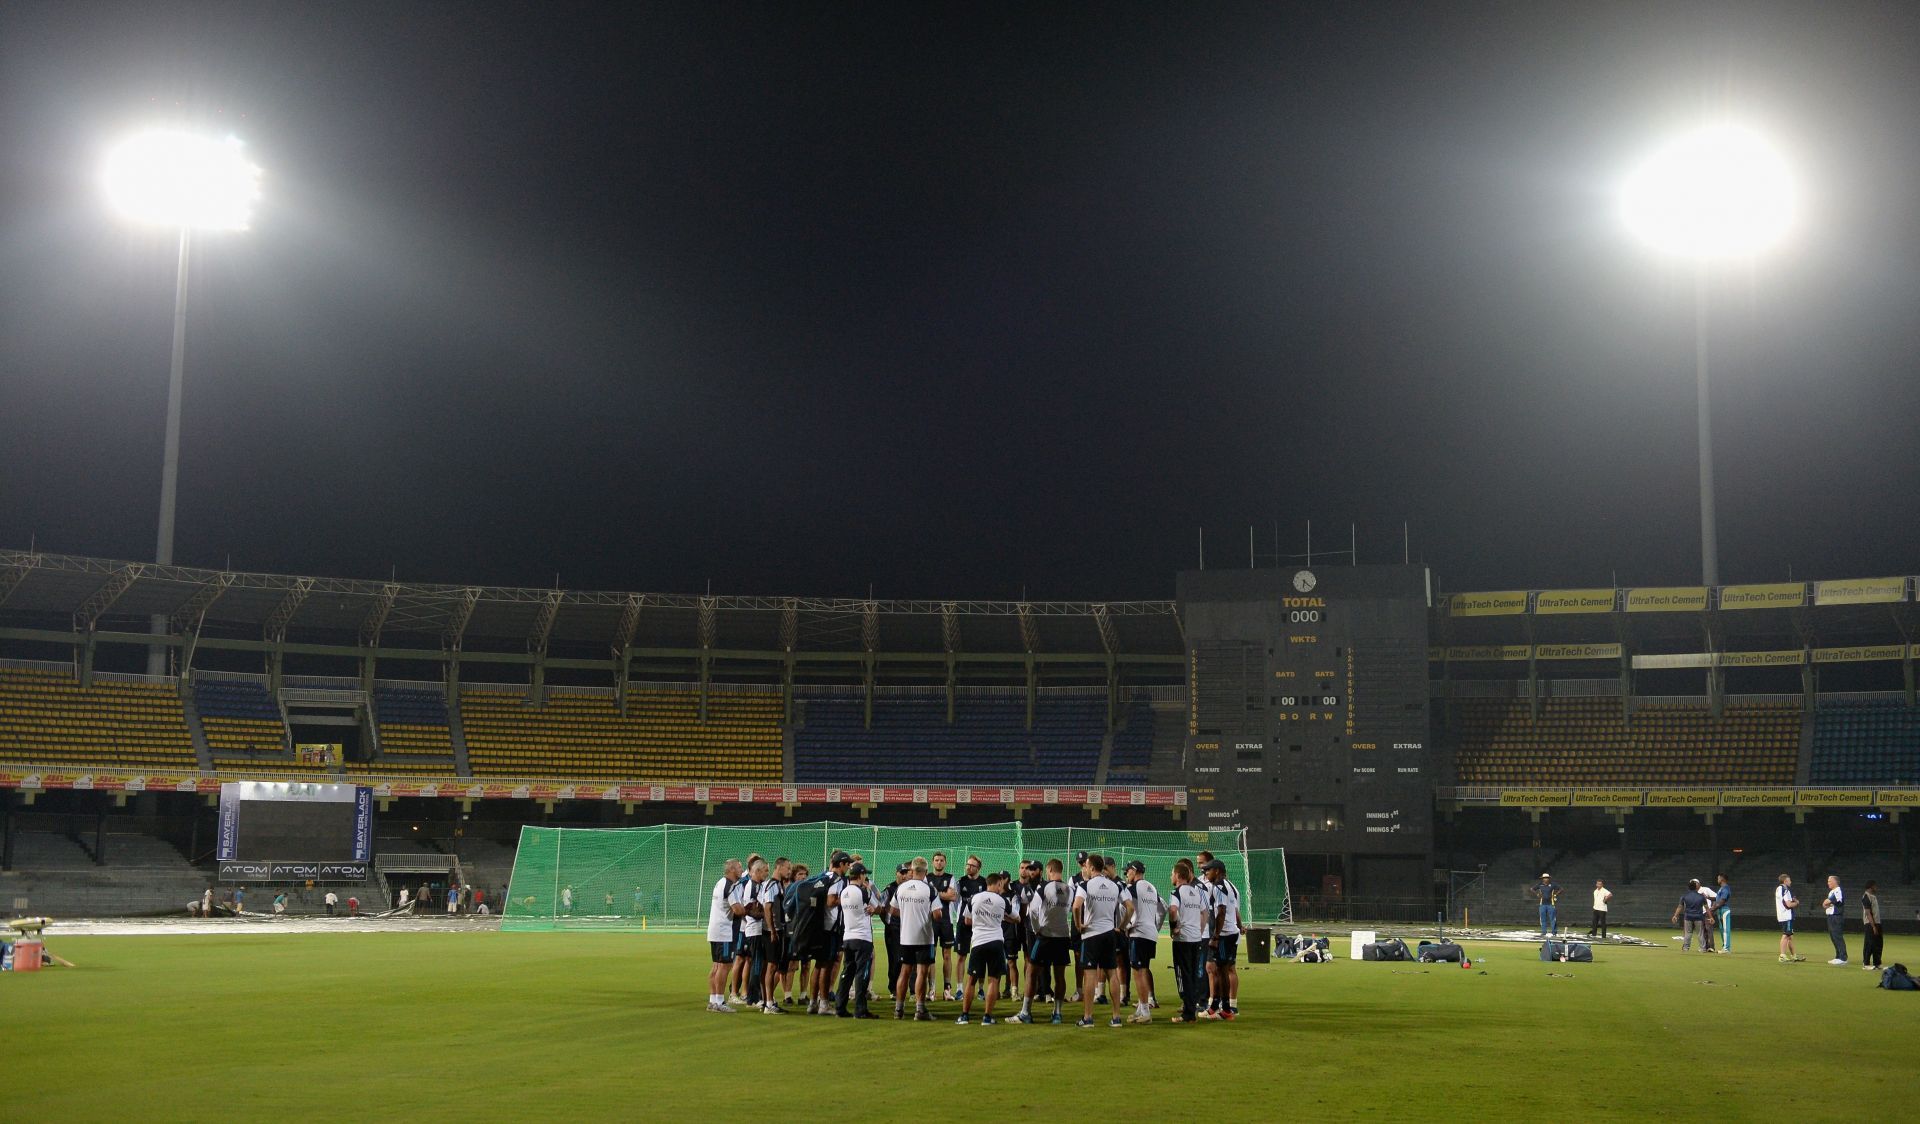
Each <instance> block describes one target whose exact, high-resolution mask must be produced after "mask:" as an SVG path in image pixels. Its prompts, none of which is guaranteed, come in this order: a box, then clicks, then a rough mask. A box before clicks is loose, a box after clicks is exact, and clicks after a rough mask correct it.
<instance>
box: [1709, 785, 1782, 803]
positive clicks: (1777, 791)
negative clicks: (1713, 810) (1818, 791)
mask: <svg viewBox="0 0 1920 1124" xmlns="http://www.w3.org/2000/svg"><path fill="white" fill-rule="evenodd" d="M1720 805H1721V807H1723V808H1788V807H1791V806H1792V805H1793V790H1792V789H1790V788H1723V789H1721V790H1720Z"/></svg>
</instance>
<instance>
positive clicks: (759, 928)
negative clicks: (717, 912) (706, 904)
mask: <svg viewBox="0 0 1920 1124" xmlns="http://www.w3.org/2000/svg"><path fill="white" fill-rule="evenodd" d="M769 881H771V880H770V879H769V878H768V877H767V862H766V860H765V859H754V860H753V862H752V864H751V865H749V866H748V867H747V876H746V877H745V878H742V879H741V880H740V881H738V882H736V883H734V884H733V897H732V900H731V903H730V905H731V908H732V910H733V915H734V917H736V918H738V919H739V922H740V937H739V939H738V940H736V941H735V942H734V949H733V962H734V965H735V967H736V968H740V970H741V971H742V972H743V974H744V976H745V979H744V980H743V981H742V983H741V990H742V992H743V994H744V995H745V996H746V999H747V1002H748V1003H749V1004H751V1005H752V1006H754V1007H757V1008H759V1009H760V1010H761V1011H763V1012H766V1013H769V1014H773V1013H777V1012H778V1011H779V1008H778V1007H774V1006H773V1004H772V1003H770V1002H769V999H770V998H771V997H770V996H768V995H767V993H766V992H765V991H763V990H761V984H762V983H763V982H764V981H765V979H766V965H767V955H766V933H767V922H766V910H765V906H764V904H763V896H764V893H765V888H766V884H767V883H768V882H769ZM742 965H744V968H741V966H742Z"/></svg>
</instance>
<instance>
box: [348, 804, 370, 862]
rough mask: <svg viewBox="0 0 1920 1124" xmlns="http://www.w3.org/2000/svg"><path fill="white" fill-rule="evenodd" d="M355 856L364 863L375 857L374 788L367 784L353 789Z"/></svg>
mask: <svg viewBox="0 0 1920 1124" xmlns="http://www.w3.org/2000/svg"><path fill="white" fill-rule="evenodd" d="M353 857H354V859H355V860H356V861H358V862H363V863H364V862H368V861H371V860H372V858H373V790H372V789H370V788H367V787H365V786H362V787H360V788H356V789H354V790H353Z"/></svg>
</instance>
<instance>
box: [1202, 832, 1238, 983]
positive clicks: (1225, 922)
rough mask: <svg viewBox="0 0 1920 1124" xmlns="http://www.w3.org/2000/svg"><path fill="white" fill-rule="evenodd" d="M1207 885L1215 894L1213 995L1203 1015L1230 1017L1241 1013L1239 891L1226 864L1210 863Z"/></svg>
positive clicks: (1210, 974)
mask: <svg viewBox="0 0 1920 1124" xmlns="http://www.w3.org/2000/svg"><path fill="white" fill-rule="evenodd" d="M1205 873H1206V876H1207V889H1208V890H1209V891H1211V892H1212V894H1213V917H1214V921H1213V927H1212V936H1211V937H1210V938H1209V939H1208V941H1207V947H1208V956H1207V976H1208V978H1209V980H1210V982H1211V983H1212V989H1213V997H1212V998H1211V999H1209V1000H1208V1001H1207V1010H1206V1011H1205V1012H1203V1013H1202V1014H1201V1015H1200V1017H1201V1018H1203V1019H1227V1020H1229V1021H1231V1020H1233V1019H1235V1018H1237V1017H1239V1014H1240V966H1239V959H1240V891H1239V889H1238V888H1236V887H1235V886H1234V884H1233V883H1231V882H1229V881H1227V864H1226V863H1223V862H1221V861H1220V860H1219V859H1215V860H1213V861H1212V862H1210V863H1208V864H1207V869H1206V872H1205Z"/></svg>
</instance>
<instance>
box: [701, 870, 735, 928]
mask: <svg viewBox="0 0 1920 1124" xmlns="http://www.w3.org/2000/svg"><path fill="white" fill-rule="evenodd" d="M728 896H729V895H728V894H727V880H726V879H724V878H722V879H720V880H719V881H718V882H715V883H714V884H713V894H712V899H713V900H712V904H710V905H708V906H707V939H708V940H710V941H717V942H719V943H721V944H725V943H726V942H727V941H730V940H732V939H733V911H732V910H729V909H728V908H727V898H728Z"/></svg>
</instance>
